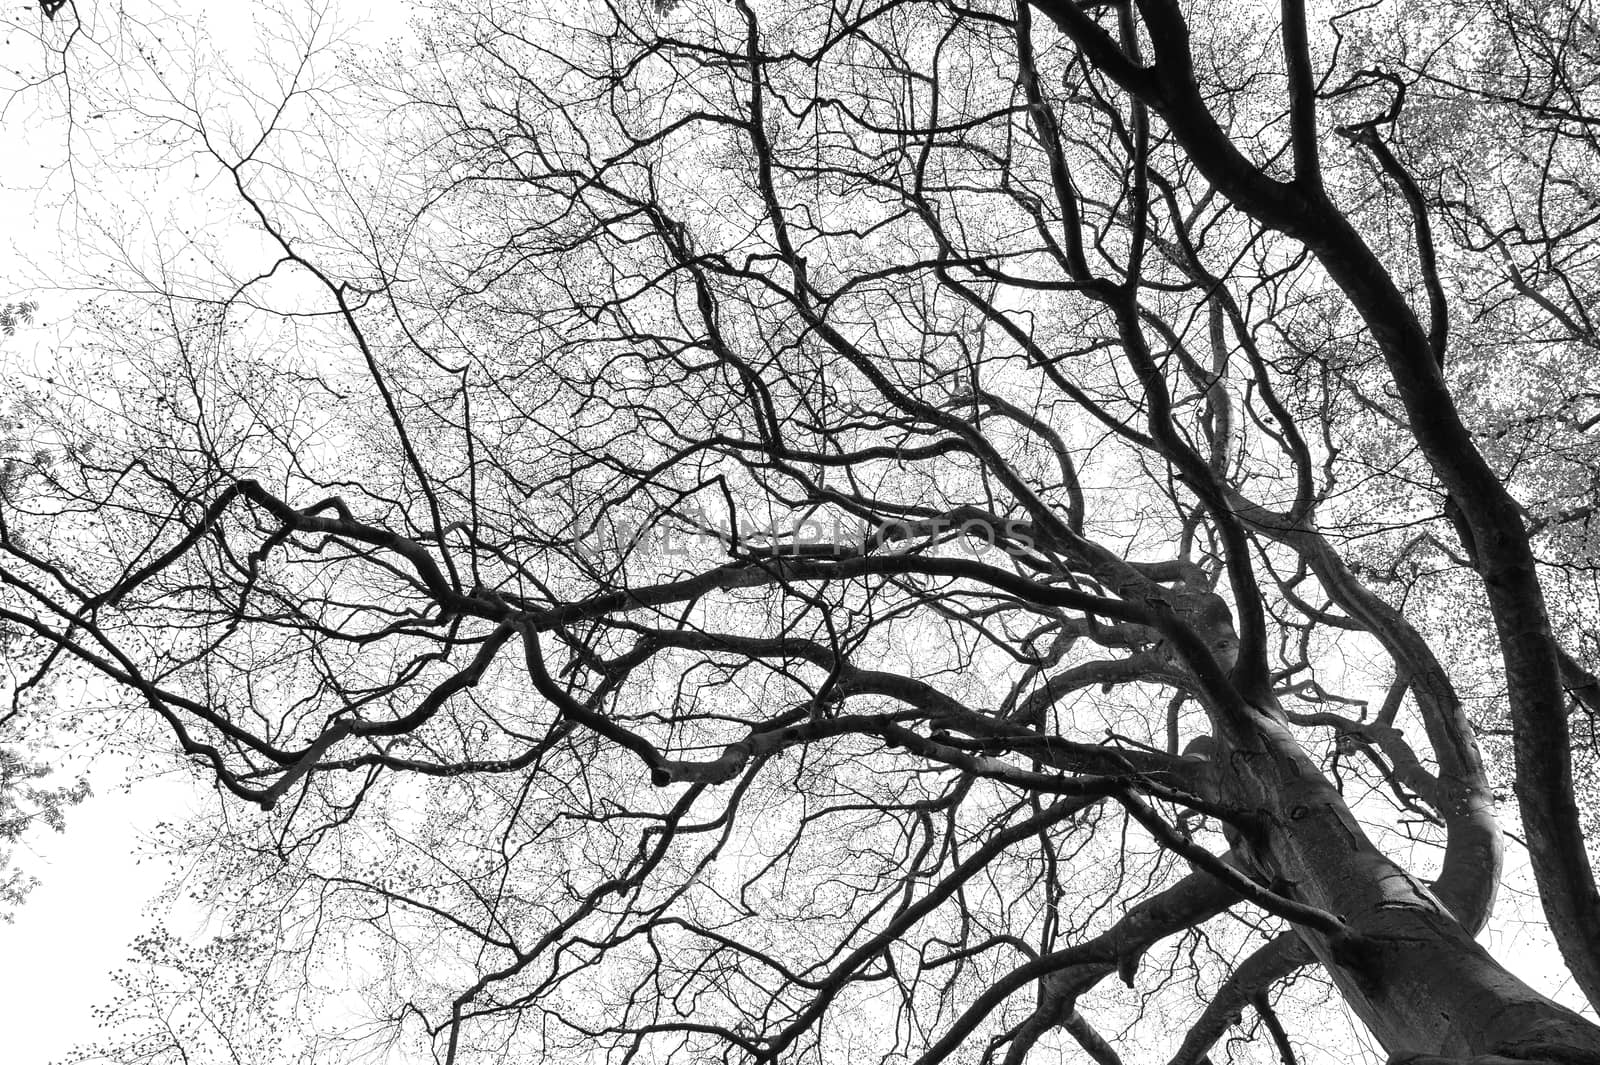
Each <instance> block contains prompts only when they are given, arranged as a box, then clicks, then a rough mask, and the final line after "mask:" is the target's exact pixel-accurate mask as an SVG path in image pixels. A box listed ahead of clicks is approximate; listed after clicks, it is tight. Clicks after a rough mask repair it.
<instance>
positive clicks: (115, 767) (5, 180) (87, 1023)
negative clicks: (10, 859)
mask: <svg viewBox="0 0 1600 1065" xmlns="http://www.w3.org/2000/svg"><path fill="white" fill-rule="evenodd" d="M92 2H93V0H80V3H92ZM14 6H18V5H14ZM333 6H334V8H335V9H336V10H337V11H338V12H339V13H340V14H341V15H342V17H341V19H340V21H341V22H353V21H354V20H355V19H357V18H361V17H365V18H367V19H368V21H367V22H366V23H365V27H366V29H365V31H364V32H368V33H375V34H378V35H382V36H389V35H392V34H394V33H397V32H399V31H400V30H401V28H402V27H401V26H400V25H399V22H398V13H399V12H402V11H404V10H405V5H400V4H394V5H383V4H380V3H377V2H376V0H340V2H337V3H335V4H334V5H333ZM164 7H165V8H166V10H167V11H168V12H169V13H171V14H174V15H176V16H179V18H180V20H182V21H185V22H187V23H189V24H191V25H192V24H195V23H197V22H199V21H200V20H201V18H202V16H203V18H204V21H205V23H206V25H207V27H208V30H209V34H210V36H211V38H212V39H213V41H214V42H215V43H216V44H217V46H218V47H220V48H221V49H222V50H223V51H224V52H225V53H229V54H237V55H248V54H249V53H251V52H254V51H255V48H256V46H257V44H258V40H257V38H256V36H255V33H254V30H253V27H252V24H251V21H250V14H249V12H250V11H251V10H252V9H254V5H217V4H208V3H203V2H200V0H167V2H166V3H165V4H164ZM375 11H382V12H393V13H395V15H396V17H395V18H391V19H385V20H381V21H380V20H377V19H373V18H371V14H372V13H373V12H375ZM19 46H20V47H27V46H28V44H27V42H26V40H25V39H20V43H19V38H18V35H15V34H13V35H12V39H11V40H10V41H9V42H7V43H6V44H3V45H0V55H3V59H0V68H4V69H8V70H9V69H15V68H16V67H17V66H18V65H19V64H18V63H17V62H16V60H17V58H18V57H17V55H16V53H15V51H14V49H16V48H17V47H19ZM24 58H26V57H24ZM25 114H26V112H19V113H8V114H6V116H5V119H4V121H5V127H4V129H5V149H6V150H5V151H4V152H0V220H3V221H0V302H4V301H6V300H8V299H15V298H17V297H19V296H21V295H28V294H34V295H35V297H36V298H38V299H39V300H40V302H41V304H42V307H41V323H40V325H39V326H38V327H36V328H33V329H29V330H26V331H24V332H23V333H22V334H21V335H19V336H18V337H17V338H16V339H15V340H13V341H8V342H7V343H8V345H10V346H12V348H13V352H12V353H13V354H16V353H19V352H20V353H21V354H23V355H24V356H27V357H30V358H34V359H37V360H40V361H43V360H47V359H48V358H49V357H50V353H51V349H52V345H53V344H56V343H58V342H60V338H61V336H62V333H61V331H60V327H61V324H62V323H63V322H64V320H65V318H66V317H67V315H68V313H69V311H70V308H71V305H72V302H73V299H72V297H71V296H70V295H69V294H68V293H65V292H52V291H50V290H49V289H48V288H46V289H45V291H43V292H41V291H40V290H39V287H38V286H37V284H36V283H35V279H34V275H33V273H32V270H33V264H41V265H46V266H49V265H50V264H53V263H54V264H57V267H58V268H59V260H58V258H57V252H58V250H59V248H60V247H61V242H60V240H59V236H58V226H61V225H66V226H68V227H70V226H71V225H72V223H73V222H74V221H75V220H77V219H78V218H79V216H77V215H76V214H74V212H73V211H71V210H70V209H64V208H62V207H61V205H60V191H61V189H60V186H59V185H52V186H49V187H47V188H45V189H43V190H41V189H39V188H38V186H39V183H40V181H41V180H42V177H43V175H45V174H46V173H48V167H49V166H50V165H51V164H54V163H56V162H59V161H60V158H61V152H62V141H61V136H60V131H59V129H53V128H49V127H36V126H30V125H29V124H28V123H27V122H26V121H19V119H22V118H23V117H24V115H25ZM179 188H180V195H181V186H179ZM180 202H181V201H180ZM144 206H147V207H148V206H149V205H144ZM158 213H159V212H158ZM132 768H133V767H130V766H129V765H128V764H127V763H125V762H120V761H117V760H105V761H102V762H101V763H99V764H97V765H96V766H95V768H94V770H93V773H92V776H91V779H92V782H93V784H94V786H95V795H94V797H93V798H91V799H90V800H88V801H87V802H85V803H84V804H83V805H82V806H80V807H77V808H75V809H73V810H71V811H69V813H68V830H67V832H66V833H65V834H64V835H55V834H53V833H46V834H43V835H40V836H36V837H35V838H34V839H33V840H32V841H31V843H30V845H29V846H28V847H26V848H24V849H22V850H21V851H20V852H19V859H20V862H21V864H23V865H24V866H25V868H26V869H27V870H28V871H29V872H31V873H32V874H33V875H35V876H37V877H38V878H39V879H40V880H41V881H42V883H41V885H40V886H39V887H38V888H37V889H36V890H35V892H34V894H33V897H32V898H31V899H30V901H29V902H28V903H27V904H26V905H25V906H24V907H22V908H21V910H19V911H18V913H17V916H16V921H15V923H14V924H11V925H0V959H4V963H3V964H0V1040H3V1043H0V1045H3V1048H4V1049H3V1050H0V1058H3V1059H4V1060H5V1061H6V1062H8V1063H13V1065H45V1063H46V1062H49V1061H52V1060H59V1059H60V1058H61V1057H62V1056H63V1055H65V1054H66V1053H67V1052H68V1051H69V1050H70V1049H71V1048H72V1047H73V1046H74V1045H75V1044H77V1043H80V1042H82V1041H84V1040H85V1039H87V1038H89V1037H91V1035H92V1031H93V1027H94V1022H93V1019H92V1017H91V1010H92V1008H93V1007H94V1006H95V1005H97V1004H100V1003H102V1002H104V1001H105V1000H106V999H107V998H108V997H109V996H110V995H111V993H112V991H113V985H112V984H111V982H110V980H109V979H108V977H107V975H106V974H107V972H108V971H109V970H111V969H113V968H115V967H117V966H119V965H121V964H122V963H123V962H124V960H125V959H126V958H127V955H128V944H129V941H130V940H131V939H132V938H133V937H134V936H136V935H137V934H139V932H141V931H142V930H144V929H145V928H147V927H149V926H150V924H151V923H152V922H153V921H154V919H155V918H156V916H158V914H157V913H155V912H153V911H152V909H151V905H152V900H153V899H154V897H155V896H156V894H157V893H158V892H159V891H160V889H161V888H162V886H163V883H164V880H165V877H166V873H167V870H166V869H165V867H163V866H159V865H155V864H151V863H149V862H144V863H140V862H138V861H137V860H136V858H135V856H134V850H135V848H136V846H137V844H138V842H139V840H140V839H141V838H143V837H144V836H145V835H147V834H148V833H149V832H151V831H152V830H153V828H154V827H155V825H156V824H157V823H158V822H160V821H163V820H174V819H179V818H182V817H183V816H184V815H185V814H187V813H188V812H190V810H191V809H192V808H193V806H194V805H195V804H196V803H197V802H202V801H205V800H206V796H204V795H203V794H202V792H201V790H200V789H199V788H198V787H196V786H194V785H191V784H188V783H185V782H181V781H175V780H165V781H159V782H145V783H140V784H135V785H132V786H131V787H130V786H129V783H128V781H129V780H130V778H131V775H132V774H131V773H130V770H131V769H132ZM60 782H61V783H66V782H68V780H62V781H60ZM1508 812H1510V811H1508ZM1509 858H1510V863H1509V868H1508V877H1507V882H1506V885H1505V887H1504V888H1503V890H1502V896H1501V903H1500V906H1499V908H1498V912H1497V915H1496V919H1495V922H1494V925H1493V927H1492V928H1491V930H1490V932H1489V933H1488V934H1487V936H1486V942H1487V944H1488V945H1489V946H1490V948H1491V949H1492V950H1493V951H1494V953H1495V955H1496V957H1498V958H1499V959H1500V960H1501V961H1502V962H1503V963H1505V964H1506V965H1507V966H1508V967H1510V968H1511V969H1512V970H1513V971H1515V972H1516V973H1517V974H1518V975H1520V976H1521V977H1523V978H1524V979H1526V980H1528V981H1529V982H1530V983H1532V984H1533V985H1534V986H1535V987H1537V988H1539V989H1540V990H1542V991H1544V992H1546V993H1549V994H1555V995H1556V996H1557V997H1558V998H1560V999H1561V1000H1562V1001H1564V1002H1566V1003H1567V1004H1569V1005H1573V1006H1581V996H1579V995H1577V994H1576V993H1575V991H1574V990H1573V989H1572V988H1571V987H1570V982H1569V981H1568V980H1566V979H1565V978H1564V973H1563V970H1562V968H1561V966H1560V964H1559V961H1558V960H1557V958H1556V957H1555V955H1554V952H1553V949H1552V947H1551V945H1550V942H1549V937H1548V933H1547V932H1546V931H1545V930H1544V928H1543V925H1542V922H1539V921H1538V919H1537V902H1536V901H1535V900H1534V899H1533V897H1532V895H1531V883H1530V880H1529V877H1528V875H1527V870H1526V863H1525V860H1524V858H1523V855H1522V854H1521V852H1520V850H1519V849H1517V848H1515V847H1513V848H1512V852H1511V854H1510V855H1509ZM1529 915H1532V918H1533V919H1532V920H1527V919H1526V918H1527V917H1528V916H1529ZM167 916H168V918H169V919H170V920H172V922H173V923H172V927H173V930H174V931H175V932H178V933H180V934H181V933H183V932H184V931H186V930H192V929H193V928H194V927H195V926H196V921H197V918H196V916H195V915H193V914H190V915H176V916H173V915H167Z"/></svg>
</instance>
